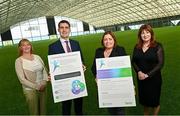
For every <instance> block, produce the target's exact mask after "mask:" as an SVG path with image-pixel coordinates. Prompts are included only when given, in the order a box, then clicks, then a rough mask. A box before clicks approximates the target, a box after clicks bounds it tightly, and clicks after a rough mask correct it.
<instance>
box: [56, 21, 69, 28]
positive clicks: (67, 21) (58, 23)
mask: <svg viewBox="0 0 180 116" xmlns="http://www.w3.org/2000/svg"><path fill="white" fill-rule="evenodd" d="M61 23H66V24H68V25H69V27H70V23H69V22H68V21H67V20H61V21H60V22H59V23H58V28H59V27H60V24H61Z"/></svg>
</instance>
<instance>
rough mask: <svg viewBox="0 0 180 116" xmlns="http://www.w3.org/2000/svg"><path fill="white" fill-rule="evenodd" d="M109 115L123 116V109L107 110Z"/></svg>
mask: <svg viewBox="0 0 180 116" xmlns="http://www.w3.org/2000/svg"><path fill="white" fill-rule="evenodd" d="M108 112H109V114H110V115H125V109H124V108H123V107H115V108H108Z"/></svg>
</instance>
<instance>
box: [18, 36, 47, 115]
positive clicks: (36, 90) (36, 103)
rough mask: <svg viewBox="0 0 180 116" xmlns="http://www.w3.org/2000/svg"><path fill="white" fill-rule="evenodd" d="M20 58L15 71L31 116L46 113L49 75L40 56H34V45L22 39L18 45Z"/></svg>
mask: <svg viewBox="0 0 180 116" xmlns="http://www.w3.org/2000/svg"><path fill="white" fill-rule="evenodd" d="M18 50H19V57H18V58H17V59H16V61H15V70H16V74H17V76H18V79H19V81H20V83H21V84H22V88H23V93H24V95H25V97H26V102H27V104H28V107H29V113H30V114H31V115H42V114H45V113H46V102H45V101H46V82H47V81H48V74H47V72H46V68H45V66H44V62H43V60H42V59H41V58H40V56H38V55H35V54H33V49H32V44H31V42H30V41H29V40H28V39H22V40H21V41H20V42H19V44H18Z"/></svg>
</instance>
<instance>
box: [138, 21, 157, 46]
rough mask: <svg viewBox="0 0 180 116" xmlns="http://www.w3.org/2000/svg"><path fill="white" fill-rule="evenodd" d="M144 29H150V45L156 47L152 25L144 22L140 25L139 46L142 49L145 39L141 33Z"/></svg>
mask: <svg viewBox="0 0 180 116" xmlns="http://www.w3.org/2000/svg"><path fill="white" fill-rule="evenodd" d="M143 30H146V31H149V32H150V34H151V40H150V46H149V47H155V46H156V41H155V37H154V32H153V29H152V27H151V26H150V25H148V24H144V25H142V26H141V27H140V29H139V32H138V43H137V46H136V47H137V48H139V49H141V48H142V46H143V40H142V38H141V33H142V31H143Z"/></svg>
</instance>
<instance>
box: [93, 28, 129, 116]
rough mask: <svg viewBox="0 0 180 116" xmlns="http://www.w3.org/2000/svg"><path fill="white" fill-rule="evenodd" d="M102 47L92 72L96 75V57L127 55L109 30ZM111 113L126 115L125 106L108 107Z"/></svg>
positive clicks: (96, 55)
mask: <svg viewBox="0 0 180 116" xmlns="http://www.w3.org/2000/svg"><path fill="white" fill-rule="evenodd" d="M101 44H102V46H103V47H102V48H98V49H96V53H95V57H94V62H93V65H92V68H91V70H92V73H93V75H94V76H95V77H96V74H97V72H96V58H109V57H115V56H124V55H126V52H125V49H124V48H123V47H120V46H118V45H117V41H116V37H115V35H114V33H113V32H111V31H107V32H105V33H104V34H103V36H102V40H101ZM108 111H109V113H110V114H111V115H124V114H125V110H124V108H123V107H114V108H108Z"/></svg>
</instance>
